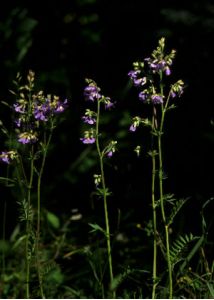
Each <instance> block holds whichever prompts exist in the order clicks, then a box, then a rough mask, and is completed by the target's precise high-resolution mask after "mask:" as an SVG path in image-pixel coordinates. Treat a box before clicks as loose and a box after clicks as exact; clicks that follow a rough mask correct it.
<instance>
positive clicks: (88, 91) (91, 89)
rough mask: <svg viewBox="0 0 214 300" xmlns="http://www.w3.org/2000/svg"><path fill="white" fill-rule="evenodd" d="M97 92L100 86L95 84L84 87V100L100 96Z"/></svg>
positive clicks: (92, 99)
mask: <svg viewBox="0 0 214 300" xmlns="http://www.w3.org/2000/svg"><path fill="white" fill-rule="evenodd" d="M99 92H100V88H99V87H97V86H96V85H88V86H86V87H85V89H84V96H85V98H86V100H89V101H94V100H98V99H100V98H101V97H102V96H101V94H100V93H99Z"/></svg>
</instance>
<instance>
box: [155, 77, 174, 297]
mask: <svg viewBox="0 0 214 300" xmlns="http://www.w3.org/2000/svg"><path fill="white" fill-rule="evenodd" d="M160 90H161V95H162V96H163V95H164V93H163V84H162V72H161V73H160ZM168 101H169V97H168V98H167V101H166V104H165V106H163V104H162V105H161V122H160V129H159V134H158V157H159V189H160V205H161V214H162V220H163V223H164V228H165V243H166V259H167V265H168V277H169V299H172V296H173V284H172V265H171V259H170V242H169V226H168V224H167V221H166V213H165V205H164V197H163V195H164V194H163V153H162V134H163V124H164V118H165V113H166V110H167V106H168Z"/></svg>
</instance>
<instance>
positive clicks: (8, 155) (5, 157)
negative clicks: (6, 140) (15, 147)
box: [0, 151, 17, 164]
mask: <svg viewBox="0 0 214 300" xmlns="http://www.w3.org/2000/svg"><path fill="white" fill-rule="evenodd" d="M16 157H17V153H16V151H2V153H1V154H0V160H1V161H3V162H5V163H6V164H9V163H10V162H11V161H12V160H14V159H16Z"/></svg>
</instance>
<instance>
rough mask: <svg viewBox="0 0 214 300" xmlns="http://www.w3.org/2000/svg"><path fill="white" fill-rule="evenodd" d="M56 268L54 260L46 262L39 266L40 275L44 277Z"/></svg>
mask: <svg viewBox="0 0 214 300" xmlns="http://www.w3.org/2000/svg"><path fill="white" fill-rule="evenodd" d="M56 266H57V263H56V262H55V261H54V260H51V261H46V262H44V263H43V264H41V270H40V272H41V275H43V276H44V275H46V274H48V273H49V272H50V271H52V270H53V269H54V268H55V267H56Z"/></svg>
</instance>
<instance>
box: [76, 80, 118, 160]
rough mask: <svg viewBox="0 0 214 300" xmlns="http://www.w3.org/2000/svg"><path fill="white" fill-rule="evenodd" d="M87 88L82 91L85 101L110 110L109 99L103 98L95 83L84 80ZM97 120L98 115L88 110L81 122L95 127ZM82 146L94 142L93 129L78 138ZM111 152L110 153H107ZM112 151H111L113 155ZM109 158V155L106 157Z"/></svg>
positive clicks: (111, 104)
mask: <svg viewBox="0 0 214 300" xmlns="http://www.w3.org/2000/svg"><path fill="white" fill-rule="evenodd" d="M86 82H87V84H88V85H87V86H86V87H85V89H84V97H85V99H86V100H87V101H91V102H96V103H97V104H99V105H100V104H103V105H104V108H105V109H106V110H108V109H110V108H112V107H113V106H114V103H113V102H112V101H111V98H109V97H105V96H103V95H102V94H101V89H100V88H99V87H98V86H97V84H96V82H95V81H93V80H91V79H86ZM97 118H99V116H98V113H97V112H95V111H92V110H90V109H88V108H87V109H86V111H85V114H84V116H83V117H82V120H83V122H84V123H87V124H88V125H95V124H96V123H97ZM80 140H81V141H82V142H83V144H93V143H95V142H96V131H95V129H93V128H90V129H89V130H86V131H85V132H84V137H82V138H80ZM109 152H111V151H109ZM113 152H114V151H112V153H113ZM108 156H110V155H108Z"/></svg>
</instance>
